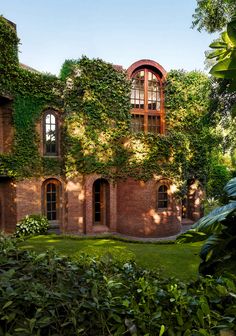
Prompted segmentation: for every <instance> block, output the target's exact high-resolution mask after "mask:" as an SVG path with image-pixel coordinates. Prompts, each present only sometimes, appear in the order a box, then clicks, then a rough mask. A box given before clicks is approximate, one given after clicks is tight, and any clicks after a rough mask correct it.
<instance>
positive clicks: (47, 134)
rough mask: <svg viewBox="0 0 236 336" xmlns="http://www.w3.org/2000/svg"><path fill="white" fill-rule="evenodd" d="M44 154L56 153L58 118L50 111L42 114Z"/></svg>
mask: <svg viewBox="0 0 236 336" xmlns="http://www.w3.org/2000/svg"><path fill="white" fill-rule="evenodd" d="M43 124H44V125H43V126H44V155H48V156H56V155H58V120H57V116H56V115H55V114H54V113H52V112H47V113H45V115H44V120H43Z"/></svg>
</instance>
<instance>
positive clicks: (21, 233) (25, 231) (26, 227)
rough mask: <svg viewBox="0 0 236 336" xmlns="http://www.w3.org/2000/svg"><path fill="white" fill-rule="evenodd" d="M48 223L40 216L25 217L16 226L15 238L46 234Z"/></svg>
mask: <svg viewBox="0 0 236 336" xmlns="http://www.w3.org/2000/svg"><path fill="white" fill-rule="evenodd" d="M48 227H49V221H48V219H47V218H46V217H45V216H42V215H27V216H25V217H24V218H23V219H22V220H21V221H20V222H19V223H17V224H16V237H25V236H31V235H35V234H45V233H47V230H48Z"/></svg>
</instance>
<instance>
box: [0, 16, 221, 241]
mask: <svg viewBox="0 0 236 336" xmlns="http://www.w3.org/2000/svg"><path fill="white" fill-rule="evenodd" d="M0 46H1V53H0V74H1V76H0V229H2V230H5V231H9V232H10V231H14V229H15V225H16V223H17V222H18V221H19V220H20V219H21V218H22V217H24V216H25V215H28V214H33V213H34V214H35V213H42V214H44V215H46V216H47V218H48V219H49V220H50V222H51V225H52V226H54V227H56V228H59V229H60V231H61V232H64V233H76V234H93V233H103V232H119V233H123V234H128V235H133V236H143V237H160V236H169V235H173V234H176V233H177V232H179V231H180V230H181V226H182V223H183V222H186V221H189V222H190V221H194V220H196V219H198V218H199V217H200V216H201V199H202V196H203V192H202V190H203V188H202V186H203V185H204V181H205V179H206V176H207V172H208V169H209V160H210V153H211V150H212V148H214V146H215V144H216V143H217V138H216V137H215V135H214V134H213V132H212V131H211V129H210V128H209V125H208V120H207V112H208V107H209V106H208V105H209V98H208V96H209V92H210V83H209V80H208V78H207V77H206V76H205V75H204V74H201V73H199V72H191V73H186V72H184V71H171V72H170V73H169V74H167V73H166V71H165V70H164V69H163V67H162V66H161V65H160V64H158V63H157V62H155V61H151V60H140V61H137V62H135V63H134V64H132V65H131V66H130V67H129V68H128V69H127V71H125V70H124V69H123V68H122V67H120V66H114V65H112V64H108V63H105V62H103V61H102V60H99V59H93V60H90V59H88V58H87V57H82V58H81V59H79V60H67V61H65V63H64V65H63V66H62V69H61V74H60V76H59V78H58V77H56V76H52V75H46V74H41V73H39V72H37V71H35V70H33V69H31V68H29V67H27V66H23V65H22V64H19V61H18V56H17V54H18V52H17V48H18V38H17V36H16V31H15V27H14V25H12V24H11V23H9V22H8V21H7V20H5V19H4V18H3V17H0Z"/></svg>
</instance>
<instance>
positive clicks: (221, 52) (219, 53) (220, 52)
mask: <svg viewBox="0 0 236 336" xmlns="http://www.w3.org/2000/svg"><path fill="white" fill-rule="evenodd" d="M228 55H229V51H227V50H225V49H217V50H215V51H213V52H211V53H210V54H209V55H208V56H207V58H209V59H212V58H216V59H217V60H219V59H224V58H225V57H227V56H228Z"/></svg>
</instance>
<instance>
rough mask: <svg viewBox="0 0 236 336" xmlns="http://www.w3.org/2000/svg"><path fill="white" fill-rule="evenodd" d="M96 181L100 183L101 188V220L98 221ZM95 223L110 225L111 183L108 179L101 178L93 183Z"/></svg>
mask: <svg viewBox="0 0 236 336" xmlns="http://www.w3.org/2000/svg"><path fill="white" fill-rule="evenodd" d="M96 183H100V190H99V197H100V199H99V202H98V203H99V204H100V221H96V214H95V211H96V209H95V203H96V199H95V194H96V191H95V186H96ZM92 197H93V225H95V226H96V225H105V226H108V227H109V217H110V184H109V182H108V181H107V180H106V179H103V178H100V179H97V180H95V181H94V183H93V192H92Z"/></svg>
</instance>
